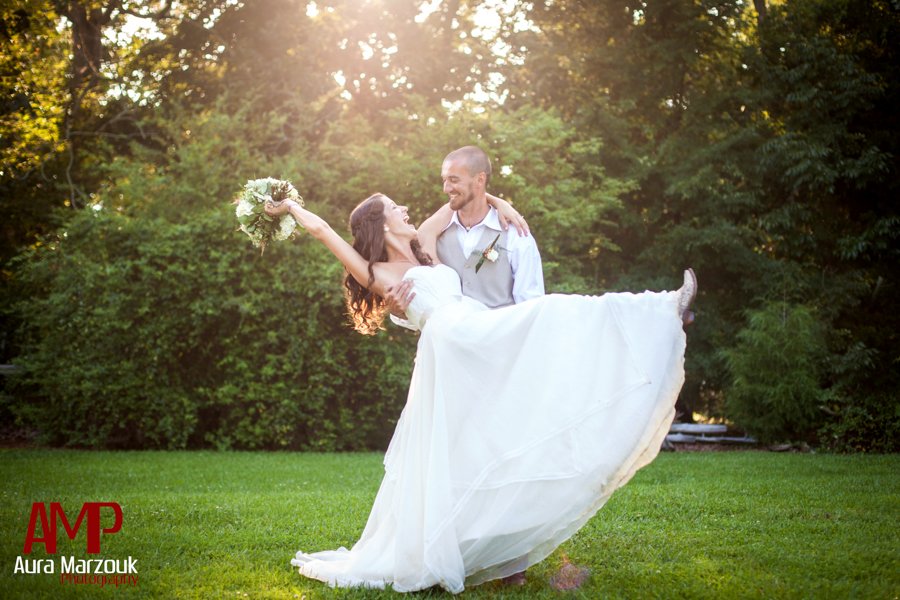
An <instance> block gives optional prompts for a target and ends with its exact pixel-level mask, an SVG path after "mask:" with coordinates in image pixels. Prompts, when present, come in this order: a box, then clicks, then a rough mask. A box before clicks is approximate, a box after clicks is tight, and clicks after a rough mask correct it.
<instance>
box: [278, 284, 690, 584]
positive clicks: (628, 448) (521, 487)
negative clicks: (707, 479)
mask: <svg viewBox="0 0 900 600" xmlns="http://www.w3.org/2000/svg"><path fill="white" fill-rule="evenodd" d="M676 306H677V294H676V293H675V292H660V293H654V292H645V293H642V294H629V293H623V294H606V295H604V296H575V295H549V296H544V297H542V298H539V299H536V300H531V301H529V302H525V303H522V304H518V305H515V306H510V307H507V308H502V309H498V310H493V311H490V310H487V309H485V308H484V306H483V305H481V304H480V303H478V302H475V301H467V299H463V300H462V301H461V302H458V303H453V304H450V305H447V306H444V307H441V308H439V309H437V311H436V312H435V314H432V315H431V316H430V318H429V319H428V321H427V324H426V325H425V327H424V329H423V330H422V334H421V337H420V339H419V345H418V351H417V355H416V363H415V368H414V371H413V376H412V381H411V384H410V390H409V396H408V399H407V404H406V406H405V408H404V409H403V412H402V414H401V417H400V420H399V422H398V423H397V428H396V430H395V432H394V436H393V438H392V440H391V443H390V446H389V448H388V451H387V453H386V455H385V457H384V467H385V476H384V479H383V481H382V483H381V487H380V489H379V490H378V494H377V496H376V498H375V503H374V506H373V507H372V512H371V514H370V515H369V519H368V522H367V524H366V527H365V530H364V531H363V533H362V536H361V537H360V539H359V541H358V542H357V543H356V544H355V545H354V546H353V547H352V548H351V549H350V550H347V549H345V548H340V549H338V550H334V551H326V552H316V553H313V554H305V553H303V552H298V553H297V554H296V557H295V558H294V559H293V560H292V561H291V563H292V564H293V565H295V566H298V567H299V570H300V573H301V574H302V575H305V576H307V577H311V578H315V579H319V580H321V581H325V582H327V583H329V584H330V585H332V586H340V587H351V586H365V587H379V588H380V587H384V586H386V585H390V586H391V587H392V588H393V589H394V590H396V591H413V590H420V589H424V588H428V587H431V586H434V585H440V586H441V587H443V588H445V589H446V590H448V591H450V592H453V593H458V592H461V591H462V590H463V589H464V586H466V585H475V584H478V583H481V582H484V581H487V580H490V579H496V578H500V577H505V576H508V575H512V574H514V573H517V572H520V571H522V570H524V569H525V568H526V567H528V566H530V565H533V564H535V563H537V562H539V561H541V560H543V559H544V558H545V557H546V556H548V555H549V554H550V553H551V552H552V551H553V550H554V549H555V548H557V547H558V546H559V545H560V544H561V543H562V542H564V541H565V540H567V539H568V538H569V537H571V536H572V535H573V534H574V533H575V532H577V531H578V530H579V529H580V528H581V527H582V526H583V525H584V524H585V522H586V521H587V520H588V519H590V518H591V517H592V516H593V515H594V514H595V513H596V512H597V510H598V509H600V507H601V506H603V504H604V503H605V502H606V501H607V499H608V498H609V497H610V495H611V494H612V493H613V491H615V490H616V489H617V488H619V487H620V486H622V485H624V484H625V483H626V482H627V481H628V480H629V479H630V478H631V477H632V475H634V473H635V471H636V470H637V469H639V468H641V467H642V466H644V465H646V464H648V463H649V462H650V461H652V460H653V458H654V457H655V456H656V455H657V453H658V452H659V448H660V445H661V444H662V441H663V439H664V437H665V435H666V433H667V431H668V429H669V426H670V424H671V422H672V419H673V417H674V404H675V400H676V398H677V396H678V393H679V391H680V389H681V386H682V383H683V381H684V368H683V365H684V350H685V336H684V332H683V330H682V323H681V320H680V318H679V317H678V315H677V308H676Z"/></svg>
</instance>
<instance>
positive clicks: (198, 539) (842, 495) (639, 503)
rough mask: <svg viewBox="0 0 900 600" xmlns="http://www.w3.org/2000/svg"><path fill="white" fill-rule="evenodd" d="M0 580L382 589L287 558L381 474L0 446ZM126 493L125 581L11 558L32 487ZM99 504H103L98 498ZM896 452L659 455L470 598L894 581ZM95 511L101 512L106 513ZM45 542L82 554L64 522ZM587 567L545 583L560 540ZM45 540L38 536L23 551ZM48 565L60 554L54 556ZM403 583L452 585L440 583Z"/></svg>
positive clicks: (44, 492) (349, 511) (43, 589)
mask: <svg viewBox="0 0 900 600" xmlns="http://www.w3.org/2000/svg"><path fill="white" fill-rule="evenodd" d="M0 459H2V462H0V465H2V467H0V468H2V477H3V491H2V502H0V529H2V557H0V573H2V575H0V597H3V598H69V597H97V598H102V597H115V598H131V597H153V598H308V599H309V598H347V597H349V598H378V597H388V596H394V594H392V593H391V592H382V591H373V590H332V589H330V588H328V587H327V586H326V585H324V584H322V583H319V582H316V581H310V580H307V579H305V578H303V577H301V576H300V575H298V574H297V572H296V571H295V570H294V569H293V568H291V566H290V564H289V561H290V558H291V557H292V556H293V554H294V552H295V551H296V550H299V549H303V550H304V551H315V550H326V549H333V548H336V547H338V546H341V545H344V546H347V547H349V546H350V545H352V544H353V542H354V541H355V540H356V538H357V537H358V536H359V534H360V532H361V531H362V528H363V525H364V524H365V521H366V517H367V516H368V511H369V508H370V505H371V503H372V500H373V498H374V496H375V492H376V490H377V488H378V484H379V482H380V480H381V475H382V468H381V455H380V454H374V453H371V454H368V453H367V454H288V453H271V454H269V453H212V452H81V451H66V450H2V451H0ZM50 501H59V502H61V503H62V505H63V508H64V509H66V510H67V514H68V516H69V517H70V521H72V522H74V517H75V516H76V515H77V512H78V510H79V509H80V507H81V504H82V503H83V502H88V501H114V502H118V503H119V504H120V505H121V506H122V510H123V514H124V525H123V527H122V530H121V531H120V532H118V533H116V534H114V535H109V536H105V537H103V539H102V556H103V557H105V558H127V557H128V556H132V557H134V558H136V559H137V560H138V562H137V567H138V577H139V583H138V585H137V587H134V588H129V587H120V588H118V589H116V588H102V589H101V588H98V587H96V586H89V585H71V584H67V585H61V584H60V582H59V574H58V571H57V574H56V575H55V576H54V575H45V574H38V575H23V574H14V573H13V567H14V565H15V561H16V557H17V556H18V555H20V554H22V550H23V543H24V539H25V532H26V529H27V525H28V518H29V514H30V511H31V505H32V503H33V502H50ZM105 514H106V517H105V519H108V518H110V516H111V513H105ZM898 523H900V456H831V455H813V454H771V453H764V452H727V453H674V454H663V455H661V456H660V457H659V458H658V459H657V460H656V461H655V462H654V463H653V464H652V465H650V466H649V467H647V468H645V469H644V470H642V471H641V472H639V473H638V474H637V476H636V477H635V478H634V479H633V480H632V481H631V483H629V484H628V485H627V486H625V487H624V488H623V489H621V490H619V491H618V492H616V493H615V494H614V495H613V497H612V499H611V500H610V502H609V503H608V504H607V505H606V507H604V508H603V509H602V510H601V511H600V512H599V513H598V514H597V515H596V516H595V517H594V518H593V519H592V520H591V521H590V523H589V524H588V525H587V526H586V527H585V528H584V529H582V530H581V531H580V532H579V533H578V534H577V535H576V536H575V537H573V538H572V539H570V540H569V541H568V542H566V543H565V544H564V545H563V546H562V547H561V548H560V549H559V550H557V552H556V553H554V554H553V555H552V556H551V557H550V558H548V559H547V560H545V561H544V562H543V563H541V564H540V565H537V566H535V567H533V568H532V569H530V570H529V571H528V582H527V584H526V585H525V586H524V587H522V588H515V589H510V588H502V587H500V586H498V585H497V584H495V583H488V584H485V585H483V586H480V587H473V588H469V589H467V590H466V592H465V595H466V596H467V597H474V598H481V597H494V596H498V597H509V598H513V597H515V598H533V597H544V598H560V597H573V598H576V597H577V598H720V597H738V598H778V599H781V598H897V597H898V594H900V535H898V534H900V524H898ZM106 525H107V521H106V520H104V526H106ZM59 537H60V545H59V548H58V555H74V556H76V557H79V558H86V557H87V554H86V553H85V543H86V534H85V532H84V530H82V531H80V532H79V533H78V535H77V536H76V538H75V541H74V542H73V541H70V540H69V539H68V538H67V537H66V535H65V534H64V532H63V531H62V527H60V533H59ZM564 555H567V556H568V558H569V560H571V561H572V562H574V563H576V564H578V565H583V566H586V567H588V568H589V569H590V572H591V575H590V578H589V579H588V581H587V583H586V584H585V585H584V586H582V588H581V589H579V590H577V591H573V592H567V593H563V592H558V591H556V590H554V589H552V588H551V587H550V585H549V579H550V578H551V577H552V576H553V574H554V573H555V571H556V569H558V568H559V565H560V563H561V561H562V560H563V558H562V557H563V556H564ZM31 556H33V557H45V556H46V554H45V552H44V547H43V546H39V547H38V549H37V550H36V551H35V552H34V553H33V554H32V555H31ZM56 562H57V565H58V561H56ZM415 596H419V597H421V596H428V597H431V596H445V597H451V596H450V594H447V593H445V592H443V591H440V590H429V591H427V592H422V593H419V594H416V595H415Z"/></svg>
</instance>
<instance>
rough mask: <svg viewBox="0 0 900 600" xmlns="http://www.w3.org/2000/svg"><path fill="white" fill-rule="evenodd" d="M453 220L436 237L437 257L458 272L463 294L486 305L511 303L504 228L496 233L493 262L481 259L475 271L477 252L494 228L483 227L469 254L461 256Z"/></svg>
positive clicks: (498, 305)
mask: <svg viewBox="0 0 900 600" xmlns="http://www.w3.org/2000/svg"><path fill="white" fill-rule="evenodd" d="M457 227H459V225H457V224H456V223H451V224H450V226H449V227H448V228H447V229H445V230H444V231H443V232H442V233H441V235H440V236H439V237H438V240H437V255H438V259H439V260H440V261H441V262H442V263H444V264H445V265H447V266H448V267H450V268H452V269H453V270H454V271H456V272H457V273H458V274H459V279H460V281H462V293H463V295H464V296H468V297H470V298H475V299H476V300H478V301H479V302H481V303H483V304H484V305H486V306H487V307H489V308H499V307H501V306H509V305H510V304H515V303H516V301H515V299H514V298H513V293H512V292H513V275H512V266H511V265H510V264H509V252H508V251H506V250H505V248H506V247H507V246H506V237H507V233H508V232H507V231H504V232H502V233H501V234H500V239H499V240H498V241H497V245H496V246H495V248H496V249H497V252H498V253H499V254H500V256H499V257H498V258H497V261H496V262H491V261H489V260H485V261H484V262H483V263H482V265H481V268H480V269H478V272H477V273H476V272H475V265H477V264H478V261H479V259H480V258H481V252H482V250H484V249H485V248H486V247H487V246H488V245H489V244H490V243H491V242H493V241H494V238H495V237H497V232H496V231H495V230H493V229H491V228H489V227H485V228H484V232H483V233H482V234H481V239H480V240H479V241H478V243H477V244H475V250H474V251H473V252H472V255H471V256H463V251H462V248H461V247H460V245H459V239H458V238H457V235H458V234H457V231H456V228H457Z"/></svg>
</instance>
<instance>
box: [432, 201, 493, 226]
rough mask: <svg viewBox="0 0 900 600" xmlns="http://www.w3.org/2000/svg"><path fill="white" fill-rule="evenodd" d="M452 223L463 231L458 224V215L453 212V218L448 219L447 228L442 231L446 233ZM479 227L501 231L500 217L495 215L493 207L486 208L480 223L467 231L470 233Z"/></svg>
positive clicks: (460, 224)
mask: <svg viewBox="0 0 900 600" xmlns="http://www.w3.org/2000/svg"><path fill="white" fill-rule="evenodd" d="M454 223H456V224H457V225H458V226H459V227H460V228H462V229H465V226H464V225H463V224H462V223H460V222H459V214H458V213H457V212H456V211H455V210H454V211H453V216H451V217H450V222H449V223H447V227H444V229H443V230H442V231H446V230H447V228H448V227H450V226H451V225H453V224H454ZM480 225H484V226H485V227H488V228H490V229H493V230H494V231H502V230H501V229H500V215H499V214H498V213H497V209H496V208H494V207H493V206H490V207H488V213H487V215H485V217H484V218H483V219H482V220H481V222H480V223H476V224H475V225H472V227H470V228H469V231H471V230H472V229H475V228H476V227H478V226H480Z"/></svg>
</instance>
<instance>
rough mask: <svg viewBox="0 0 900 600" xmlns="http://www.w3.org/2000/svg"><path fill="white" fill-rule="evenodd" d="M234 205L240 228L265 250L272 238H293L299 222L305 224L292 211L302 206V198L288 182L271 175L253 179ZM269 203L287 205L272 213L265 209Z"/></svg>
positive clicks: (255, 244)
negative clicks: (276, 212) (290, 209)
mask: <svg viewBox="0 0 900 600" xmlns="http://www.w3.org/2000/svg"><path fill="white" fill-rule="evenodd" d="M234 204H235V205H236V209H235V215H236V216H237V219H238V223H240V229H241V231H243V232H244V233H246V234H247V235H248V236H249V237H250V241H251V242H252V243H253V245H254V246H256V247H257V248H260V249H261V251H262V252H265V250H266V246H267V245H268V243H269V242H271V241H272V240H278V241H282V240H287V239H289V238H291V237H292V236H293V235H294V233H295V232H296V228H297V225H298V224H299V225H300V226H301V227H303V224H302V223H300V222H299V221H298V220H297V219H296V218H295V217H294V216H293V215H291V214H289V208H290V206H291V205H296V206H297V207H301V206H303V198H302V197H301V196H300V194H299V192H297V190H296V189H295V188H294V186H293V185H291V183H290V182H289V181H282V180H279V179H273V178H271V177H267V178H265V179H251V180H250V181H248V182H247V183H246V184H245V185H244V187H243V189H242V190H241V192H240V194H238V197H237V198H236V199H235V201H234ZM267 205H272V206H278V205H285V207H284V209H283V210H282V211H280V212H279V213H278V214H269V213H268V212H267V211H266V206H267Z"/></svg>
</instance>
